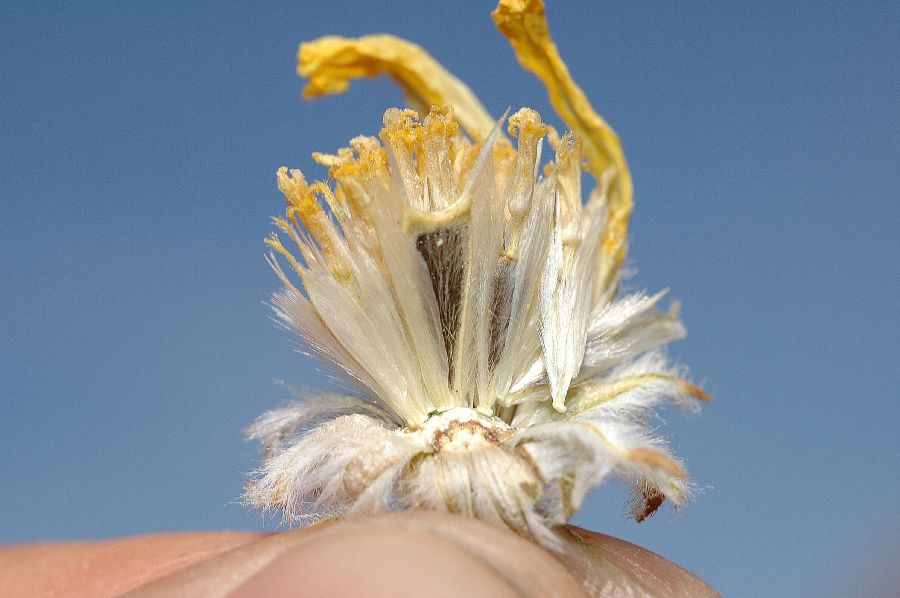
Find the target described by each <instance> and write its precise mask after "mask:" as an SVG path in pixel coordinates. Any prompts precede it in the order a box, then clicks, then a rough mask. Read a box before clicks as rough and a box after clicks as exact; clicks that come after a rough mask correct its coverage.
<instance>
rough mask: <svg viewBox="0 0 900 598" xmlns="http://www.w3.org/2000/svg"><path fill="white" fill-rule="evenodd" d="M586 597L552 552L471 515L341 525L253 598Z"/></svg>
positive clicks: (268, 576)
mask: <svg viewBox="0 0 900 598" xmlns="http://www.w3.org/2000/svg"><path fill="white" fill-rule="evenodd" d="M261 595H265V596H272V597H276V598H281V597H288V596H309V597H318V596H323V597H324V596H328V597H351V596H354V597H355V596H369V597H373V598H380V597H388V596H390V597H397V598H404V597H407V596H408V597H413V596H435V597H438V598H440V597H445V596H446V597H451V596H454V597H455V596H467V597H473V598H477V597H480V596H484V597H497V598H504V597H510V598H512V597H515V596H560V597H564V596H583V594H582V592H581V590H580V588H579V586H578V583H577V582H576V581H575V580H574V579H573V578H572V577H571V576H569V575H568V573H567V572H566V571H565V569H564V568H563V567H562V565H560V564H559V563H558V562H556V561H555V560H554V559H553V557H551V556H550V555H549V554H548V553H546V552H545V551H543V550H542V549H540V548H538V547H537V546H535V545H533V544H532V543H530V542H527V541H525V540H522V539H521V538H518V537H517V536H515V535H514V534H512V533H510V532H508V531H506V530H501V529H499V528H494V527H492V526H489V525H486V524H484V523H480V522H476V521H473V520H471V519H467V518H464V517H459V516H453V515H441V514H434V513H416V514H404V515H398V514H395V515H384V516H379V517H371V518H366V519H361V520H356V521H346V522H342V523H341V524H339V525H335V526H333V527H332V528H331V530H329V531H328V532H327V533H322V534H320V535H319V536H318V538H317V540H316V542H315V543H303V544H300V545H297V546H295V547H294V548H293V549H291V550H289V551H287V552H285V553H284V554H283V555H281V556H280V557H279V558H278V559H276V560H274V561H273V562H271V563H270V564H269V565H268V566H266V567H264V568H263V569H262V570H260V571H259V572H258V573H257V574H256V575H254V576H253V577H251V578H250V579H249V580H247V582H245V583H244V584H243V585H242V586H241V587H240V588H238V589H237V590H236V591H235V592H234V593H233V594H231V596H232V597H234V598H245V597H251V596H261Z"/></svg>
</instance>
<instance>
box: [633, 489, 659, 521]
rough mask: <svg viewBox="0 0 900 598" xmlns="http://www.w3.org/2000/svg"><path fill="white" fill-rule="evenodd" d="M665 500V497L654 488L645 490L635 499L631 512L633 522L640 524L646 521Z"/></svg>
mask: <svg viewBox="0 0 900 598" xmlns="http://www.w3.org/2000/svg"><path fill="white" fill-rule="evenodd" d="M665 500H666V497H665V496H664V495H663V493H662V492H660V491H659V490H657V489H656V488H653V487H647V488H645V489H644V491H643V492H641V495H640V496H639V497H637V496H636V497H635V501H634V507H633V508H632V510H631V513H632V515H634V520H635V521H637V522H638V523H640V522H641V521H643V520H645V519H647V518H648V517H650V516H651V515H653V514H654V513H656V511H657V510H658V509H659V508H660V507H661V506H662V504H663V502H665Z"/></svg>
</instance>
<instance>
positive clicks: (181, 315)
mask: <svg viewBox="0 0 900 598" xmlns="http://www.w3.org/2000/svg"><path fill="white" fill-rule="evenodd" d="M621 4H622V5H620V3H613V2H602V3H597V2H577V3H576V2H566V3H561V2H560V3H553V4H552V5H551V6H550V7H549V8H548V12H549V14H550V18H551V26H552V28H553V31H554V33H555V36H556V39H557V42H558V45H559V47H560V49H561V52H562V54H563V56H564V57H565V58H566V60H567V61H568V64H569V67H570V68H571V70H572V72H573V73H574V75H575V77H576V79H577V80H578V81H579V83H580V84H581V85H582V86H583V87H584V89H585V90H586V92H587V93H588V95H589V96H590V98H591V99H592V100H593V101H594V103H595V105H596V106H597V107H598V108H599V109H600V111H601V113H602V114H603V115H604V116H605V117H606V118H607V120H608V121H609V122H610V123H612V125H613V126H614V127H615V128H616V129H617V131H618V132H619V133H620V135H621V136H622V139H623V141H624V144H625V148H626V151H627V154H628V157H629V159H630V163H631V166H632V169H633V173H634V178H635V186H636V210H635V215H634V219H633V227H632V240H631V253H630V257H631V260H632V265H633V266H634V268H635V269H636V272H637V273H636V275H635V276H634V277H633V278H632V279H631V280H630V282H629V285H630V286H631V287H632V288H647V289H650V290H655V289H659V288H663V287H671V289H672V296H673V297H677V298H679V299H681V300H682V302H683V304H684V307H683V312H682V314H683V317H684V320H685V322H686V324H687V326H688V329H689V331H690V336H689V337H688V339H686V340H685V341H681V342H680V343H678V344H676V345H675V346H674V347H673V349H672V353H673V355H674V356H676V357H677V358H678V359H679V360H680V361H682V362H684V363H686V364H688V365H690V366H691V368H692V371H693V372H694V375H695V377H696V378H697V379H699V380H701V381H704V382H705V384H706V387H707V389H708V390H709V391H710V392H711V393H712V394H713V395H714V397H715V402H714V403H712V404H711V405H710V406H709V407H708V408H707V409H706V410H705V412H704V414H703V415H702V416H701V417H692V418H689V419H688V420H685V419H684V418H683V417H682V416H681V415H680V414H678V413H677V412H674V411H672V412H666V413H665V414H664V417H665V419H666V420H667V421H668V423H669V425H668V426H666V430H665V431H666V432H667V434H668V435H669V436H670V437H671V438H672V440H673V443H674V445H675V447H677V450H678V452H679V454H681V455H683V456H684V457H686V459H687V460H688V464H689V466H690V468H691V471H692V474H693V475H694V478H695V480H696V481H697V482H698V483H699V484H700V485H701V486H703V487H705V488H706V489H705V491H704V492H703V494H702V495H700V496H699V497H698V498H697V500H696V501H695V502H693V503H692V504H690V505H689V506H688V507H687V508H686V509H685V510H683V511H682V512H681V513H679V514H678V515H674V514H672V512H671V511H667V512H662V513H660V514H658V515H657V516H656V517H655V518H653V519H652V520H650V521H648V522H646V523H643V524H640V525H638V524H635V523H634V522H632V521H626V519H625V511H626V509H625V507H624V506H623V503H624V501H625V499H626V493H625V492H624V491H623V490H622V489H621V488H617V487H616V486H615V484H612V485H610V486H608V487H604V488H602V489H601V490H600V491H598V492H597V493H596V495H595V496H594V497H593V499H592V500H591V501H590V502H589V504H588V505H587V506H586V507H585V508H584V509H583V510H582V511H581V513H580V514H579V515H578V517H577V520H576V521H577V522H578V523H580V524H581V525H584V526H587V527H590V528H593V529H597V530H601V531H605V532H608V533H612V534H615V535H619V536H621V537H623V538H625V539H628V540H631V541H634V542H637V543H639V544H642V545H644V546H646V547H648V548H651V549H653V550H655V551H657V552H659V553H661V554H663V555H665V556H666V557H668V558H671V559H673V560H675V561H676V562H678V563H681V564H682V565H684V566H686V567H688V568H689V569H691V570H693V571H696V572H697V573H699V574H700V575H701V576H702V577H703V578H705V579H706V580H708V581H709V582H710V583H712V584H713V585H715V586H716V587H717V588H719V589H720V590H722V591H723V592H724V593H725V594H726V595H730V596H752V595H758V596H763V595H765V596H796V595H809V596H812V595H822V594H825V595H828V594H831V595H841V594H844V593H845V592H847V591H848V589H849V590H853V591H854V593H855V592H856V591H860V586H859V584H860V583H863V584H869V585H866V586H865V587H866V588H868V590H867V591H871V592H876V591H877V589H878V588H879V587H881V588H882V589H884V588H886V587H887V586H886V585H885V584H884V583H881V586H879V585H878V584H879V582H876V581H873V580H874V575H875V572H876V571H878V570H882V571H887V570H888V569H889V568H890V567H891V566H892V565H893V568H894V569H896V565H897V562H898V559H900V544H898V536H900V508H898V506H897V504H898V503H897V496H898V493H900V467H898V465H897V460H898V456H900V451H898V446H900V443H898V430H900V406H898V400H900V391H898V372H900V340H898V339H900V316H898V306H900V300H898V297H900V243H898V240H897V237H898V232H900V211H898V208H897V201H898V191H900V175H898V172H900V151H898V139H900V111H898V103H897V98H898V97H900V59H898V56H900V43H898V35H897V32H898V31H900V8H898V6H900V5H898V4H897V3H896V2H869V3H836V2H835V3H805V2H790V3H784V2H753V3H723V2H686V3H682V2H678V3H668V2H666V3H663V2H659V3H621ZM462 6H463V5H462V4H461V3H460V4H456V3H437V4H434V5H424V4H423V3H421V2H409V3H405V2H390V3H384V5H379V4H377V3H374V2H369V3H360V2H314V3H306V2H302V1H300V2H298V1H294V2H290V3H283V4H275V3H271V4H268V3H256V2H247V3H233V4H220V3H205V2H201V3H197V4H193V5H191V6H183V5H182V4H181V3H170V2H154V3H137V2H108V3H105V2H94V3H87V2H84V3H52V2H40V1H37V2H15V1H14V2H4V3H3V4H2V6H0V140H2V143H0V407H2V409H0V542H18V541H28V540H45V539H52V538H59V539H65V538H108V537H112V536H119V535H127V534H138V533H147V532H155V531H161V530H188V529H214V528H239V529H260V528H268V527H272V526H271V524H270V523H267V522H265V521H261V520H259V519H258V518H257V516H256V515H255V514H253V513H249V512H247V511H246V510H245V509H244V508H243V507H241V506H240V505H237V504H235V502H234V500H235V498H236V497H237V496H238V495H239V494H240V492H241V488H242V482H243V475H244V472H245V471H247V470H248V469H250V468H252V467H253V465H254V463H255V462H256V459H257V456H258V455H257V452H256V448H255V447H254V446H252V445H249V444H246V443H244V441H243V440H242V435H241V431H242V429H243V428H244V426H246V425H247V424H248V423H249V422H250V421H251V420H252V419H253V418H254V417H255V416H256V415H258V414H259V413H260V412H262V411H263V410H265V409H267V408H270V407H273V406H276V405H278V404H279V403H280V402H281V401H283V400H284V399H286V398H287V393H286V391H285V390H284V389H283V388H282V387H281V386H279V385H278V384H276V383H275V381H276V380H284V381H285V382H286V383H287V384H290V385H293V386H303V387H315V386H316V385H319V384H320V383H319V382H318V380H317V374H316V372H315V369H314V367H313V366H312V365H311V364H310V363H308V362H306V361H304V360H303V359H302V358H301V357H300V356H299V355H297V354H295V353H293V352H292V350H291V345H290V342H289V339H288V337H287V336H286V335H285V334H284V333H282V332H280V331H278V330H276V329H275V328H274V326H273V325H272V324H271V323H270V322H269V320H268V310H267V307H266V306H265V305H264V301H265V300H266V299H267V297H268V295H269V293H270V292H271V291H272V290H274V289H275V288H276V286H277V281H276V278H275V276H274V275H272V273H271V272H269V270H268V269H267V267H266V265H265V264H264V262H263V251H264V248H263V245H262V239H263V237H264V236H265V235H266V234H267V233H268V231H269V228H270V226H269V221H268V218H269V216H270V215H272V214H275V213H277V212H279V211H280V210H281V206H282V199H281V197H280V195H279V193H278V192H277V190H276V187H275V180H274V172H275V169H276V168H277V167H278V166H281V165H282V164H287V165H290V166H296V167H300V168H303V169H304V170H305V171H306V172H307V173H308V174H310V175H311V176H313V177H321V176H324V175H325V173H324V172H323V171H322V170H321V169H320V168H317V167H314V166H313V164H312V162H311V160H310V159H309V154H310V152H311V151H314V150H324V151H329V150H332V149H334V148H336V147H338V146H340V145H343V144H344V143H345V142H346V141H347V140H348V139H349V138H351V137H353V136H355V135H357V134H361V133H373V132H375V131H376V130H377V129H378V127H379V123H380V121H381V114H382V112H383V111H384V109H385V108H387V107H389V106H393V105H398V104H400V103H401V102H402V99H401V96H400V94H399V93H398V92H397V91H396V90H395V89H394V88H393V87H392V86H391V85H390V84H389V83H387V82H385V81H375V82H358V83H356V84H354V86H353V88H352V89H351V93H349V94H348V95H345V96H342V97H336V98H327V99H323V100H319V101H318V102H314V103H303V102H301V101H300V100H299V92H300V89H301V81H300V80H299V79H298V78H297V77H296V75H295V74H294V68H295V64H294V60H295V52H296V48H297V44H298V43H299V42H300V41H301V40H304V39H310V38H313V37H316V36H318V35H322V34H328V33H340V34H346V35H358V34H363V33H369V32H390V33H396V34H401V35H403V36H406V37H408V38H410V39H412V40H414V41H417V42H419V43H421V44H422V45H424V46H426V47H427V48H428V49H429V50H430V51H431V52H432V53H433V54H434V55H436V56H437V57H438V59H439V60H441V61H442V62H443V63H444V64H445V65H446V66H447V67H448V68H450V69H451V70H452V71H453V72H454V73H456V74H457V75H458V76H460V77H461V78H462V79H463V80H465V81H466V82H467V83H468V84H469V85H470V86H471V87H472V88H473V89H474V90H475V92H476V93H477V94H478V95H479V96H480V98H481V99H482V100H483V101H484V103H485V105H486V106H487V107H488V109H489V110H490V111H491V112H492V113H493V114H495V115H499V114H501V113H502V112H503V111H504V110H505V109H506V108H507V107H510V106H512V107H513V108H517V107H519V106H521V105H531V106H533V107H535V108H537V109H538V110H540V111H541V112H542V113H543V114H544V115H545V117H547V118H548V119H549V120H551V122H557V123H558V120H554V119H555V115H552V110H551V109H550V108H549V105H548V102H547V100H546V95H545V93H544V91H543V89H542V88H541V86H540V85H539V84H538V83H537V82H536V81H535V80H534V79H533V78H532V77H531V76H530V75H528V74H526V73H524V72H523V71H522V70H521V69H520V68H519V67H518V65H517V63H516V62H515V59H514V57H513V54H512V51H511V50H510V49H509V48H508V46H507V45H506V43H505V42H504V40H503V39H502V37H501V36H500V35H499V34H498V33H497V32H496V31H495V30H494V27H493V24H492V23H491V20H490V17H489V14H488V13H489V12H490V10H491V8H492V3H491V2H478V3H473V4H472V5H471V7H470V8H466V9H463V8H462ZM895 581H896V578H895Z"/></svg>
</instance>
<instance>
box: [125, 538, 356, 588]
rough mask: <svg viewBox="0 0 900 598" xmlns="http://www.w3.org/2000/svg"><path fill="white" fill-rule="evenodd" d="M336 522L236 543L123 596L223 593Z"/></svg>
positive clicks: (311, 539)
mask: <svg viewBox="0 0 900 598" xmlns="http://www.w3.org/2000/svg"><path fill="white" fill-rule="evenodd" d="M338 523H339V522H337V521H325V522H322V523H318V524H316V525H313V526H309V527H305V528H299V529H295V530H291V531H287V532H281V533H277V534H269V535H266V536H263V537H261V538H260V539H258V540H256V541H255V542H250V543H248V544H245V545H242V546H238V547H236V548H234V549H232V550H229V551H227V552H224V553H221V554H219V555H218V556H216V557H214V558H211V559H208V560H206V561H204V562H199V563H197V564H195V565H193V566H191V567H187V568H185V569H182V570H180V571H176V572H174V573H172V574H170V575H168V576H166V577H163V578H160V579H157V580H155V581H153V582H151V583H148V584H146V585H143V586H141V587H139V588H135V589H134V590H132V591H131V592H129V593H127V594H125V596H128V597H129V598H154V597H169V596H208V597H215V596H225V595H227V594H228V593H229V592H231V591H232V590H234V589H235V588H237V587H238V586H240V585H241V584H242V583H244V582H245V581H246V580H247V579H249V578H250V577H252V576H253V575H255V574H256V573H257V572H259V571H260V570H261V569H263V568H264V567H266V566H267V565H268V564H269V563H271V562H272V561H274V560H275V559H277V558H278V557H280V556H281V555H282V554H284V553H285V552H288V551H289V550H291V549H293V548H295V547H297V546H299V545H301V544H304V543H307V542H310V543H313V542H316V541H318V538H319V535H320V534H321V533H323V532H324V531H326V530H327V529H328V528H329V527H331V526H332V525H336V524H338Z"/></svg>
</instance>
